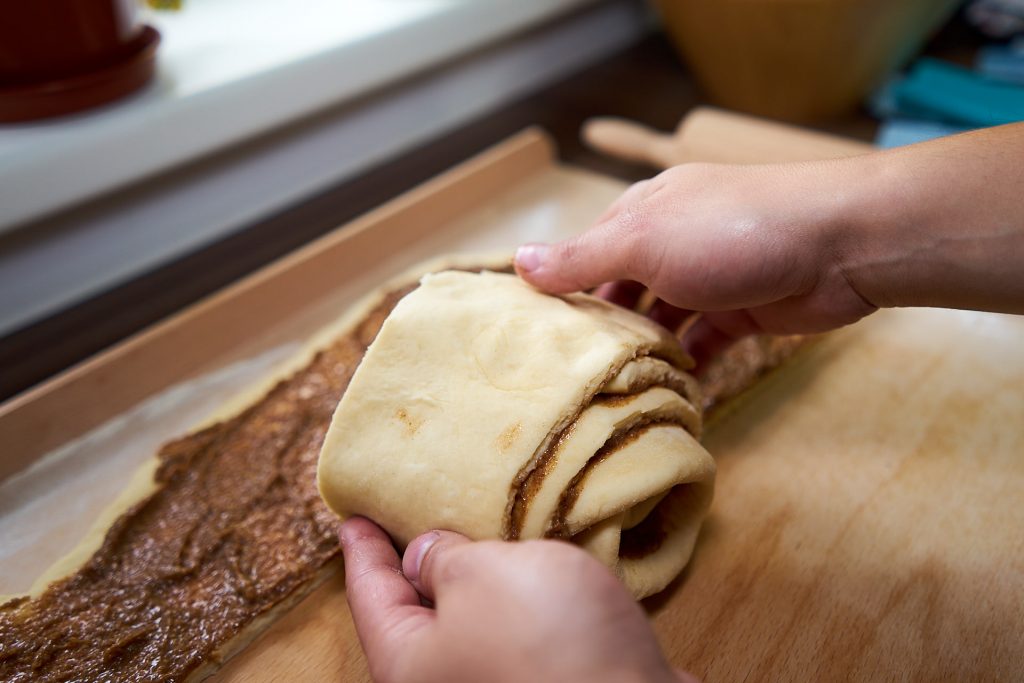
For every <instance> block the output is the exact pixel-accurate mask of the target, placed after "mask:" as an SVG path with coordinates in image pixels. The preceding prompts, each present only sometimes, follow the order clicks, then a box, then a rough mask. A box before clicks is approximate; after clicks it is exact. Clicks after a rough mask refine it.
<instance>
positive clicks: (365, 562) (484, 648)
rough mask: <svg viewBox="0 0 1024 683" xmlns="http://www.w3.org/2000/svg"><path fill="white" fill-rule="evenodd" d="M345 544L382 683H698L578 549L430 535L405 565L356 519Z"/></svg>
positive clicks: (356, 614)
mask: <svg viewBox="0 0 1024 683" xmlns="http://www.w3.org/2000/svg"><path fill="white" fill-rule="evenodd" d="M341 542H342V548H343V550H344V554H345V580H346V584H347V585H346V592H347V597H348V602H349V605H350V607H351V609H352V618H353V619H354V621H355V624H356V630H357V631H358V633H359V639H360V641H361V642H362V644H363V649H364V650H365V651H366V657H367V660H368V662H369V666H370V672H371V674H372V675H373V678H374V679H375V680H377V681H380V682H381V683H391V682H399V681H400V682H405V681H416V682H420V681H422V682H429V681H439V682H440V681H444V682H454V683H458V682H459V681H467V682H469V681H494V682H498V683H500V682H502V681H510V682H511V681H517V682H519V681H588V682H596V683H600V682H602V681H649V682H655V683H660V682H666V683H668V682H672V683H679V682H680V681H690V682H693V681H694V679H693V678H692V677H690V676H688V675H686V674H682V673H677V672H675V671H673V670H672V667H671V666H669V664H668V662H667V661H666V660H665V658H664V656H663V655H662V654H661V651H660V650H659V649H658V644H657V641H656V640H655V638H654V633H653V631H652V630H651V627H650V624H649V623H648V621H647V618H646V617H645V615H644V613H643V610H641V609H640V607H639V605H637V603H636V602H635V601H634V600H633V598H632V597H631V596H630V595H629V593H628V592H627V591H626V590H625V587H624V586H623V585H622V584H621V583H620V582H619V581H618V579H616V578H615V577H614V576H613V575H612V573H611V572H609V571H608V569H607V568H605V567H604V566H603V565H602V564H600V563H599V562H598V561H597V560H595V559H594V558H592V557H591V556H590V555H588V554H586V553H585V552H584V551H583V550H581V549H579V548H577V547H576V546H573V545H570V544H568V543H563V542H560V541H521V542H517V543H506V542H501V541H482V542H475V543H474V542H471V541H470V540H469V539H467V538H466V537H465V536H462V535H460V534H456V533H453V532H450V531H432V532H429V533H427V534H424V535H422V536H420V537H418V538H417V539H415V540H414V541H413V542H412V543H410V544H409V547H408V548H407V549H406V552H405V558H404V560H399V558H398V553H396V552H395V549H394V547H393V546H392V545H391V540H390V539H389V538H388V536H387V534H385V533H384V531H383V530H381V529H380V527H378V526H377V525H375V524H373V523H372V522H370V521H369V520H367V519H363V518H358V517H357V518H353V519H350V520H348V521H346V522H345V523H344V524H343V525H342V528H341ZM425 603H430V604H432V606H429V605H428V604H425Z"/></svg>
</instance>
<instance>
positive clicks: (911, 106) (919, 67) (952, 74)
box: [891, 58, 1024, 127]
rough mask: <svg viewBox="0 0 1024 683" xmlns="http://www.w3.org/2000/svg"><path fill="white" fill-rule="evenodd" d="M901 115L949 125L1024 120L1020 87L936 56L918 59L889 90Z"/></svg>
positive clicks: (976, 125)
mask: <svg viewBox="0 0 1024 683" xmlns="http://www.w3.org/2000/svg"><path fill="white" fill-rule="evenodd" d="M891 96H892V98H893V99H894V101H895V103H896V106H897V108H898V109H899V111H900V112H901V114H903V115H905V116H909V117H911V118H917V119H930V120H934V121H939V122H942V123H947V124H951V125H959V126H967V127H972V126H973V127H978V126H997V125H1000V124H1003V123H1012V122H1014V121H1022V120H1024V87H1022V86H1019V85H1015V84H1012V83H1007V82H1004V81H1000V80H997V79H993V78H990V77H986V76H983V75H979V74H977V73H975V72H973V71H971V70H969V69H965V68H963V67H959V66H956V65H954V64H949V63H947V62H942V61H939V60H936V59H927V58H926V59H921V60H919V61H918V62H917V63H916V64H914V66H913V67H912V68H911V70H910V73H908V74H907V76H906V77H905V78H904V79H903V80H901V81H899V82H898V83H895V84H894V85H893V87H892V90H891Z"/></svg>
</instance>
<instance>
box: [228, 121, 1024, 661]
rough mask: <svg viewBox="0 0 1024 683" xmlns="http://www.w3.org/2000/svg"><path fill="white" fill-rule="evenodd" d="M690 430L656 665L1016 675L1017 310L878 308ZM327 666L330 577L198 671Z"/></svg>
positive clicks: (1020, 650)
mask: <svg viewBox="0 0 1024 683" xmlns="http://www.w3.org/2000/svg"><path fill="white" fill-rule="evenodd" d="M695 133H699V137H698V138H697V139H693V140H690V139H688V135H693V134H695ZM792 134H795V135H796V138H795V139H794V138H790V143H791V144H792V145H793V146H792V147H787V143H786V139H787V136H789V135H792ZM816 142H820V145H816V144H815V143H816ZM673 143H674V144H675V146H676V149H682V150H694V149H697V150H703V152H702V153H701V154H700V155H699V156H698V157H693V156H692V153H691V156H690V158H702V159H711V160H717V159H727V160H732V161H743V162H753V161H757V160H772V159H775V158H787V159H788V158H804V159H806V158H814V156H815V154H814V150H815V149H817V150H819V153H818V156H821V157H825V156H833V155H838V154H841V153H856V152H860V151H864V150H865V149H866V148H865V147H864V146H863V145H861V144H860V143H852V142H848V141H839V140H834V139H830V138H827V137H823V136H822V137H819V136H816V135H813V134H811V135H805V134H803V133H802V132H800V131H794V130H792V129H789V128H788V127H777V126H776V125H775V124H769V123H766V122H760V121H756V120H753V119H748V118H746V117H739V118H738V117H736V116H735V115H731V114H724V113H722V114H720V113H719V112H716V111H712V110H701V111H698V112H696V115H695V117H694V118H691V119H690V120H689V121H687V122H684V124H683V125H682V126H681V128H680V133H679V136H678V139H675V140H674V141H673ZM737 144H739V145H741V147H740V148H739V149H737V148H736V147H735V145H737ZM752 148H755V149H762V150H764V151H770V150H772V149H781V150H783V152H782V153H780V154H775V155H770V154H766V155H764V156H763V157H762V158H761V159H757V158H755V157H753V156H751V149H752ZM787 149H788V152H785V150H787ZM706 445H707V447H708V449H709V450H710V451H711V452H712V453H713V454H714V455H715V457H716V459H717V461H718V463H719V468H720V469H719V476H718V486H717V492H716V498H715V503H714V506H713V509H712V513H711V517H710V519H709V520H708V522H707V524H706V526H705V528H704V530H703V531H702V533H701V537H700V541H699V544H698V547H697V550H696V554H695V557H694V560H693V563H692V564H691V566H690V567H689V569H688V570H687V571H686V573H685V575H684V576H683V577H681V578H680V580H678V581H676V582H675V583H674V584H673V585H672V586H671V587H670V588H669V589H668V590H667V591H665V592H664V593H663V594H661V595H659V596H655V597H654V598H651V599H649V600H648V601H647V603H646V606H647V607H648V609H649V611H650V613H651V614H652V617H653V620H654V624H655V627H656V630H657V633H658V637H659V639H660V641H661V644H662V647H663V648H664V649H665V651H666V652H667V653H668V656H669V658H670V659H671V661H672V663H673V664H675V665H676V666H679V667H682V668H685V669H687V670H689V671H692V672H694V673H696V674H697V675H699V676H701V677H702V678H704V679H705V680H707V681H739V680H745V681H758V680H863V681H876V680H919V681H936V680H947V679H954V678H955V679H957V680H978V681H995V680H1005V681H1010V680H1019V679H1020V677H1021V676H1022V675H1024V318H1018V317H1012V316H1005V315H995V314H985V313H974V312H960V311H946V310H927V309H921V310H896V311H883V312H880V313H878V314H875V315H874V316H871V317H870V318H868V319H866V320H864V321H862V322H861V323H858V324H857V325H854V326H852V327H850V328H847V329H844V330H840V331H838V332H836V333H834V334H831V335H829V336H827V337H826V338H824V339H823V340H821V341H819V342H818V343H816V344H815V345H813V346H812V347H811V348H809V349H807V350H806V351H805V352H803V353H802V354H801V355H799V356H798V357H797V358H796V359H795V360H794V361H793V362H791V363H790V364H789V365H787V366H786V367H785V368H784V369H782V370H781V371H779V372H777V373H776V374H774V375H772V376H770V377H769V378H768V379H766V380H765V381H763V382H762V383H761V384H760V385H759V386H758V387H757V388H756V390H755V391H753V392H751V394H749V395H748V396H746V397H744V398H743V399H741V405H739V406H736V408H735V409H734V410H733V411H732V412H731V413H730V414H729V415H728V416H726V417H725V418H724V419H723V420H722V421H720V422H719V423H718V424H716V425H715V426H714V427H713V429H712V430H711V432H710V433H709V434H708V435H707V438H706ZM339 677H340V680H367V674H366V670H365V664H364V661H363V658H362V655H361V653H360V650H359V647H358V644H357V642H356V638H355V634H354V631H353V628H352V624H351V620H350V617H349V614H348V611H347V607H346V604H345V601H344V596H343V581H342V580H341V579H340V578H339V579H338V580H335V581H332V582H330V583H328V584H327V585H325V586H323V587H322V588H320V589H319V590H318V591H317V592H316V593H315V594H314V595H312V596H311V597H310V598H309V599H308V600H306V601H305V602H304V603H303V604H302V605H300V606H299V608H297V609H295V610H294V611H292V613H290V614H289V615H287V616H286V617H285V618H284V619H282V620H281V621H280V622H279V623H277V624H276V625H275V626H274V627H273V628H271V630H270V631H269V632H268V633H266V634H265V636H264V637H263V638H262V639H261V640H260V641H258V642H257V643H256V644H255V645H254V646H253V647H252V648H250V649H249V651H248V652H247V653H245V655H244V656H242V657H240V658H238V659H236V660H235V661H233V662H230V663H229V664H228V665H227V666H226V667H225V669H223V670H222V672H221V674H220V679H219V680H225V681H243V680H307V679H308V680H339Z"/></svg>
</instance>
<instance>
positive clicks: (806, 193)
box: [516, 164, 876, 360]
mask: <svg viewBox="0 0 1024 683" xmlns="http://www.w3.org/2000/svg"><path fill="white" fill-rule="evenodd" d="M816 166H821V164H789V165H775V166H767V165H766V166H727V165H716V164H685V165H683V166H677V167H674V168H670V169H668V170H667V171H664V172H662V173H661V174H659V175H657V176H656V177H654V178H652V179H651V180H647V181H643V182H640V183H637V184H635V185H633V186H632V187H630V188H629V190H627V191H626V193H625V194H623V195H622V196H621V197H620V198H619V199H618V200H617V201H616V202H615V203H614V204H612V205H611V207H609V208H608V210H607V211H606V212H605V213H604V215H602V216H601V217H600V218H599V219H598V221H597V222H596V223H595V224H594V225H593V226H592V227H591V228H590V229H589V230H587V231H586V232H584V233H582V234H581V235H579V236H577V237H574V238H572V239H569V240H565V241H563V242H560V243H557V244H553V245H537V244H531V245H526V246H524V247H521V248H520V250H519V252H518V253H517V254H516V269H517V271H518V272H519V274H520V276H522V277H523V279H525V280H527V281H528V282H530V283H531V284H533V285H534V286H536V287H538V288H540V289H543V290H545V291H549V292H552V293H565V292H572V291H577V290H584V289H590V288H592V287H596V286H598V285H602V284H604V283H613V282H616V281H618V283H617V284H615V285H613V286H605V287H604V288H603V289H602V290H599V294H601V295H604V296H606V297H608V298H611V299H612V300H614V301H616V302H617V303H624V304H626V305H628V304H629V303H631V301H630V299H631V298H632V297H634V296H635V293H636V291H637V289H638V288H637V286H635V285H631V284H630V282H637V283H642V284H643V285H645V286H647V287H648V288H649V289H650V290H651V291H652V292H653V294H654V295H655V296H657V297H658V298H659V300H660V301H659V302H658V303H656V304H655V307H654V308H653V309H652V317H654V318H655V319H656V320H658V321H659V322H662V323H664V324H665V325H666V326H667V327H670V328H671V327H674V326H676V325H678V323H680V322H681V321H682V319H683V318H684V317H686V316H687V315H689V314H690V313H691V312H693V311H703V312H705V313H704V315H703V316H702V318H701V320H700V321H699V322H698V324H697V326H695V328H694V329H693V330H691V332H690V333H689V334H688V335H687V339H686V340H684V341H686V342H688V343H689V346H690V349H689V350H690V351H691V352H692V353H694V355H695V356H697V357H698V360H700V358H699V356H701V355H702V353H701V352H702V351H704V350H705V347H715V348H717V347H719V346H721V344H722V343H724V342H726V341H731V340H732V339H735V338H739V337H741V336H744V335H746V334H752V333H757V332H770V333H776V334H783V333H805V332H818V331H822V330H827V329H830V328H833V327H838V326H841V325H845V324H848V323H851V322H854V321H855V320H858V319H859V318H861V317H863V316H865V315H867V314H869V313H871V312H872V311H874V310H875V308H876V307H875V306H874V305H873V304H872V303H871V302H870V301H867V300H865V299H864V298H863V297H862V296H861V295H860V294H859V293H858V292H857V291H856V290H855V289H854V288H853V287H852V286H851V285H850V281H849V279H848V278H847V277H846V274H845V273H844V272H843V262H842V259H841V258H840V256H841V254H840V253H839V251H838V250H837V244H836V243H835V242H834V240H832V235H833V230H832V227H833V225H832V223H831V219H832V216H833V215H834V214H835V211H833V205H834V204H835V203H836V200H835V199H834V191H830V190H829V189H827V188H825V187H822V174H821V173H820V172H819V169H817V168H816Z"/></svg>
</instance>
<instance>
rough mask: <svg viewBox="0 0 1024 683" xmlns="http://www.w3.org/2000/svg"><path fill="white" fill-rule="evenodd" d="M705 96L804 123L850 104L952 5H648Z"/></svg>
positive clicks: (831, 1) (780, 0)
mask: <svg viewBox="0 0 1024 683" xmlns="http://www.w3.org/2000/svg"><path fill="white" fill-rule="evenodd" d="M654 3H655V5H656V6H657V8H658V10H659V11H660V12H661V15H662V17H663V19H664V23H665V29H666V30H667V31H668V33H669V35H670V36H671V38H672V40H673V41H674V43H675V45H676V47H677V48H678V49H679V51H680V53H681V54H682V55H683V57H684V59H685V60H686V62H687V63H688V64H689V66H690V68H691V69H692V70H693V73H694V75H695V76H696V78H697V80H698V81H699V82H700V83H701V84H702V85H703V87H704V88H705V89H706V91H707V92H708V94H709V96H710V97H711V98H712V99H713V100H714V101H715V102H716V103H717V104H720V105H722V106H725V107H728V108H730V109H738V110H741V111H747V112H751V113H754V114H759V115H762V116H770V117H774V118H780V119H788V120H792V121H802V122H803V121H811V120H815V119H823V118H827V117H830V116H834V115H836V114H840V113H842V112H844V111H846V110H849V109H851V108H852V107H854V106H855V105H856V104H857V103H858V102H860V101H861V100H862V99H863V98H864V96H865V95H866V94H867V93H868V92H869V91H870V90H871V89H872V88H874V87H875V86H876V85H878V84H879V83H880V82H881V81H882V80H883V79H884V78H885V76H886V75H887V74H889V73H890V72H891V71H892V70H893V69H895V68H897V67H899V66H901V65H902V64H903V63H904V62H905V61H906V60H908V59H909V58H910V57H911V56H913V55H914V54H915V53H916V51H917V50H919V49H920V47H921V45H922V43H923V42H924V41H925V39H926V38H927V37H928V36H929V35H930V34H931V32H932V31H934V30H935V29H936V28H937V27H938V26H940V25H941V24H942V23H943V22H944V21H945V20H947V19H948V18H949V16H950V14H951V13H952V11H953V10H954V9H955V8H956V6H957V5H958V4H959V2H958V0H654Z"/></svg>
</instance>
